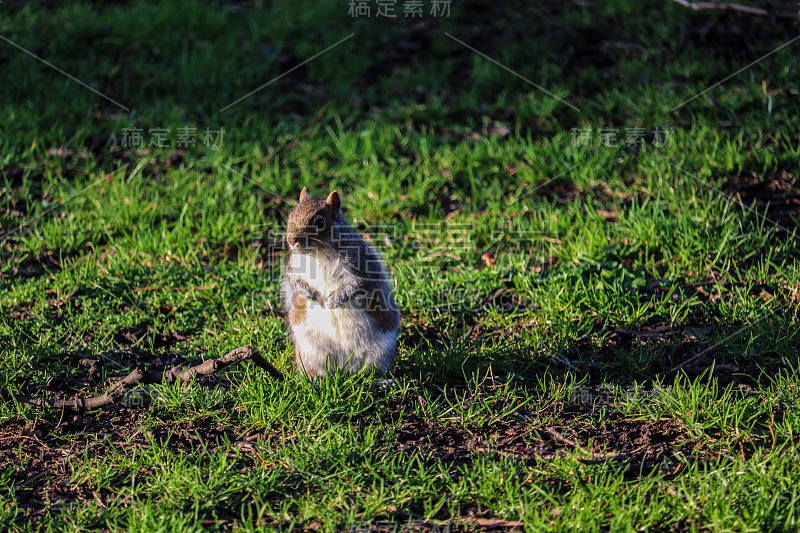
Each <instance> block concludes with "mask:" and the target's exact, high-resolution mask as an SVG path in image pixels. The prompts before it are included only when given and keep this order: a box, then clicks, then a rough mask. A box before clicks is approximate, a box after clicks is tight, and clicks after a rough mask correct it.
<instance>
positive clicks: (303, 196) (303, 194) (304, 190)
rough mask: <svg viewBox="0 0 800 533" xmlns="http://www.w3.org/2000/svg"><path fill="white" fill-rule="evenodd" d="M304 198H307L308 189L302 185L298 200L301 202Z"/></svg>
mask: <svg viewBox="0 0 800 533" xmlns="http://www.w3.org/2000/svg"><path fill="white" fill-rule="evenodd" d="M306 199H308V191H307V190H306V188H305V187H303V190H302V191H300V200H299V201H300V202H302V201H303V200H306Z"/></svg>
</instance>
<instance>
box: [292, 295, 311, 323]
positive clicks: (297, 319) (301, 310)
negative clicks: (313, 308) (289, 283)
mask: <svg viewBox="0 0 800 533" xmlns="http://www.w3.org/2000/svg"><path fill="white" fill-rule="evenodd" d="M307 310H308V302H306V299H305V298H303V297H302V296H300V295H299V294H295V295H294V296H293V298H292V305H290V306H289V313H288V316H287V319H288V320H289V324H290V325H292V326H294V325H297V324H301V323H302V322H303V321H304V320H305V319H306V313H307Z"/></svg>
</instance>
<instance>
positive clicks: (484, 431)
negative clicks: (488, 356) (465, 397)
mask: <svg viewBox="0 0 800 533" xmlns="http://www.w3.org/2000/svg"><path fill="white" fill-rule="evenodd" d="M517 416H519V417H520V418H527V417H525V415H524V414H522V413H518V415H517ZM395 448H396V449H397V450H399V451H402V452H408V453H413V452H416V451H420V452H421V453H422V455H423V456H424V457H426V458H427V459H428V460H438V461H447V462H448V463H452V464H453V465H454V466H457V465H463V464H469V463H471V462H472V461H474V460H475V459H477V458H479V457H480V456H482V455H491V454H499V455H505V456H508V457H512V458H515V459H518V460H521V461H523V462H524V463H526V464H529V465H535V464H536V463H539V462H541V461H549V460H552V459H556V458H563V457H567V456H568V455H571V454H573V453H575V452H576V450H577V452H578V457H579V458H580V459H581V460H582V461H583V462H587V463H594V462H600V461H606V460H609V461H618V462H625V463H629V464H630V465H631V468H632V469H633V470H636V471H638V470H639V469H640V468H641V467H646V468H649V469H652V468H655V467H656V466H659V465H663V464H665V462H669V461H670V460H673V459H674V458H675V456H676V454H678V453H680V454H682V455H683V456H688V457H697V456H700V455H703V456H708V455H709V454H708V452H707V451H706V452H704V453H703V454H700V453H698V451H697V450H698V449H699V448H700V447H699V443H698V442H697V441H695V440H694V439H693V438H692V437H691V436H690V435H689V434H688V432H687V431H686V430H685V428H684V427H683V425H682V423H681V422H680V421H679V420H676V419H669V420H659V421H654V422H650V421H644V420H626V419H624V418H622V417H621V416H619V415H613V416H611V417H610V418H608V419H605V420H599V421H598V420H590V419H588V418H587V417H586V416H585V415H568V416H564V417H562V418H560V419H558V420H557V421H555V422H554V423H553V424H551V425H549V426H532V425H530V424H527V423H526V421H524V420H519V421H510V422H509V421H504V422H502V423H498V424H495V425H492V426H490V427H484V428H478V427H472V428H470V427H469V426H465V427H458V426H455V425H453V426H439V425H435V424H432V423H431V422H430V421H427V420H424V419H421V418H419V417H416V416H413V415H412V416H407V417H406V418H405V419H404V421H403V423H402V425H401V427H400V430H399V432H398V436H397V442H396V445H395ZM634 466H635V468H634Z"/></svg>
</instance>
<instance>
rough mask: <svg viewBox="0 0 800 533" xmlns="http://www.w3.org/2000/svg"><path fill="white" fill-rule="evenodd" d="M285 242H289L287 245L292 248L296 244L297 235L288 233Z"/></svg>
mask: <svg viewBox="0 0 800 533" xmlns="http://www.w3.org/2000/svg"><path fill="white" fill-rule="evenodd" d="M286 242H288V243H289V246H291V247H292V248H294V247H295V246H297V235H295V234H294V233H290V234H288V235H287V236H286Z"/></svg>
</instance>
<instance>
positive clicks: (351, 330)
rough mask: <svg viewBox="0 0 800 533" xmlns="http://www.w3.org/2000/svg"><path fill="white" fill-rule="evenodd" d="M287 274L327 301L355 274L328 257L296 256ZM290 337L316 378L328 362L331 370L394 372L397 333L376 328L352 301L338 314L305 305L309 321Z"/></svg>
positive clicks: (304, 322)
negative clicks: (328, 360) (369, 368)
mask: <svg viewBox="0 0 800 533" xmlns="http://www.w3.org/2000/svg"><path fill="white" fill-rule="evenodd" d="M289 275H290V276H299V277H302V278H303V279H305V280H306V281H307V282H308V283H309V285H311V286H312V287H314V288H315V289H316V290H317V291H319V293H320V294H321V295H323V296H324V297H326V298H327V297H328V296H329V295H330V294H331V293H332V292H333V291H335V290H336V289H337V288H338V287H340V286H341V285H342V282H343V281H345V280H346V278H347V277H350V276H352V275H353V274H351V273H350V272H349V271H347V270H346V269H345V268H342V267H341V265H340V264H339V262H338V258H336V257H335V256H331V255H330V254H326V253H318V254H314V255H304V254H297V253H295V254H292V258H291V261H290V264H289ZM292 333H293V337H294V342H295V344H296V349H298V350H299V353H300V354H301V355H302V361H301V363H302V365H303V366H304V367H305V370H306V372H314V373H317V374H324V373H325V370H326V363H327V359H328V358H329V357H330V365H331V366H332V367H333V366H335V367H338V368H344V367H347V369H348V370H349V371H350V372H355V371H358V370H359V369H361V368H363V367H365V366H374V367H375V368H376V369H377V370H380V371H384V372H386V371H388V370H389V369H390V367H391V362H392V359H393V357H394V350H395V346H396V341H397V332H396V331H389V332H384V331H381V330H380V329H378V327H377V326H376V325H375V323H374V322H373V321H372V319H371V318H370V317H369V315H367V313H366V311H364V310H363V309H361V308H359V307H358V306H357V305H356V304H355V303H354V302H352V301H350V302H345V303H344V304H343V305H342V306H341V307H339V308H338V309H326V308H323V307H322V306H320V305H319V304H318V303H316V302H310V301H309V302H307V311H306V317H305V320H304V321H303V322H302V323H301V324H296V325H295V326H294V327H293V330H292Z"/></svg>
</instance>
